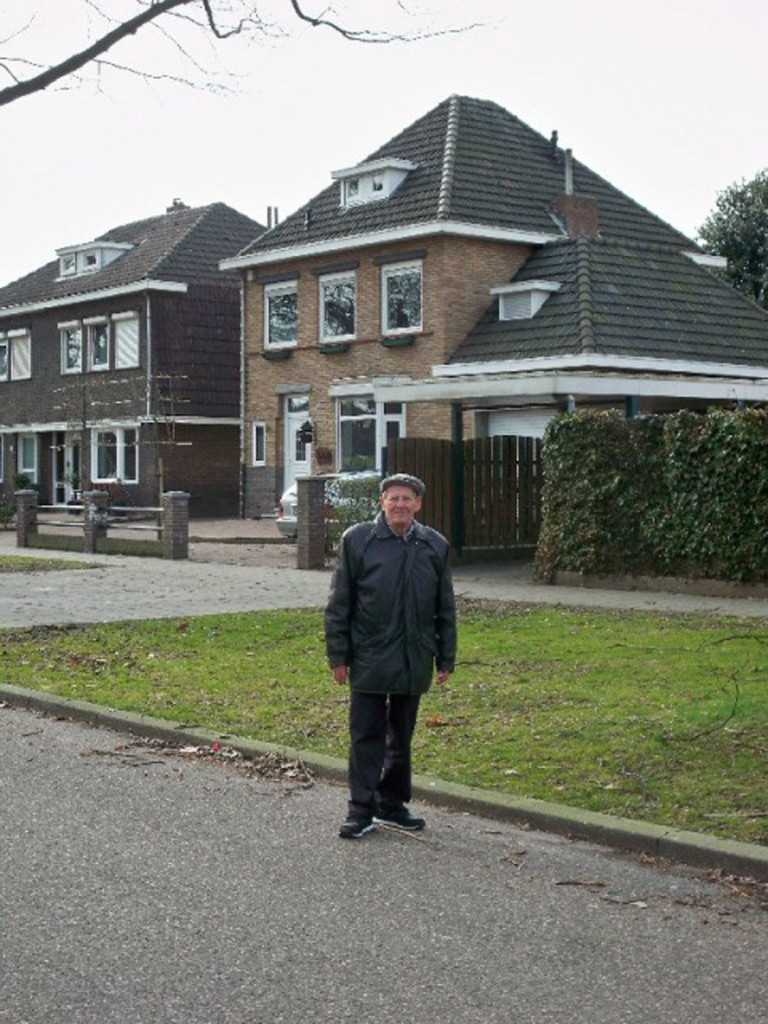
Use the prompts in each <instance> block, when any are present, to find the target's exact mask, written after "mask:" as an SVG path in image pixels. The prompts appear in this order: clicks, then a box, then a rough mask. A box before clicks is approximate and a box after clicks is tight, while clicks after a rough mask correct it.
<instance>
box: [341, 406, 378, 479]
mask: <svg viewBox="0 0 768 1024" xmlns="http://www.w3.org/2000/svg"><path fill="white" fill-rule="evenodd" d="M341 468H342V469H343V470H344V471H346V472H351V471H359V470H363V469H375V468H376V420H375V419H356V420H342V421H341Z"/></svg>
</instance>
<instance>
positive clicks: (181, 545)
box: [163, 491, 189, 558]
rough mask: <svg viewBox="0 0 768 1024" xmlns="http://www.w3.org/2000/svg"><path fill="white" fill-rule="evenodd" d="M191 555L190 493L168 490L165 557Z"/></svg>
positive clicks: (165, 519)
mask: <svg viewBox="0 0 768 1024" xmlns="http://www.w3.org/2000/svg"><path fill="white" fill-rule="evenodd" d="M188 557H189V495H188V494H187V492H186V491H166V492H165V494H164V495H163V558H188Z"/></svg>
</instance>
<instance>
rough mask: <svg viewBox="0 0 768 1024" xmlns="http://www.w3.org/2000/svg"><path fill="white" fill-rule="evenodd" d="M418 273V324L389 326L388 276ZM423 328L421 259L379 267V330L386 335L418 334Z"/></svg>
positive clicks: (422, 268) (422, 273) (422, 269)
mask: <svg viewBox="0 0 768 1024" xmlns="http://www.w3.org/2000/svg"><path fill="white" fill-rule="evenodd" d="M413 271H418V273H419V313H420V319H419V322H418V324H409V325H408V326H407V327H390V325H389V302H388V299H389V281H390V278H394V277H398V276H400V275H402V274H407V273H413ZM423 329H424V265H423V263H422V261H421V260H409V261H408V262H405V263H387V264H385V265H384V266H383V267H382V268H381V332H382V334H384V335H386V336H388V337H389V336H391V335H398V334H418V333H419V332H420V331H422V330H423Z"/></svg>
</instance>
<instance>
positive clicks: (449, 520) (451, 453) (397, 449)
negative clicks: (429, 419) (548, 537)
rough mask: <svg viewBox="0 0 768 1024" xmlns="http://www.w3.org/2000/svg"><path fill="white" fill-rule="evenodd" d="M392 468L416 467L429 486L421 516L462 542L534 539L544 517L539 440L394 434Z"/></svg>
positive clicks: (516, 543) (500, 544) (459, 546)
mask: <svg viewBox="0 0 768 1024" xmlns="http://www.w3.org/2000/svg"><path fill="white" fill-rule="evenodd" d="M387 472H389V473H413V474H414V475H415V476H418V477H420V478H421V479H422V480H423V481H424V483H425V484H426V485H427V493H426V495H425V496H424V506H423V510H422V513H421V515H420V519H421V520H422V521H423V522H425V523H428V524H429V525H430V526H434V527H435V529H437V530H439V531H440V532H441V533H442V534H444V535H445V536H446V537H447V538H448V539H449V540H450V542H451V545H452V546H453V547H454V548H455V549H456V550H458V551H459V552H460V551H462V550H463V549H465V548H474V549H496V550H509V549H515V548H520V547H531V546H535V544H536V542H537V540H538V536H539V525H540V522H541V440H540V439H539V438H534V437H512V436H506V437H482V438H474V439H471V440H466V441H462V442H460V443H458V444H456V443H454V442H453V441H443V440H439V439H437V438H430V437H427V438H423V437H406V438H398V439H397V440H395V441H390V443H389V446H388V449H387Z"/></svg>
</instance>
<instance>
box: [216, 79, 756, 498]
mask: <svg viewBox="0 0 768 1024" xmlns="http://www.w3.org/2000/svg"><path fill="white" fill-rule="evenodd" d="M331 178H332V183H331V184H330V185H329V186H328V187H327V188H326V189H325V190H324V191H323V192H321V193H320V194H319V195H317V196H315V197H314V198H313V199H311V200H310V201H309V202H308V203H307V204H306V205H305V206H304V207H302V208H301V209H300V210H298V211H297V212H296V213H294V214H293V215H292V216H290V217H289V218H287V219H286V220H285V221H284V222H282V223H281V224H278V225H276V226H275V227H273V228H272V229H271V230H269V231H268V232H266V233H265V234H264V235H263V236H261V237H260V238H259V239H258V240H256V241H255V242H254V243H253V244H251V245H250V246H248V247H247V248H245V249H244V250H242V251H241V252H240V253H239V254H238V255H237V256H235V257H232V258H229V259H226V260H224V261H223V262H222V267H224V268H226V269H229V270H238V271H239V272H240V273H241V275H242V278H243V294H244V302H243V308H244V317H245V320H244V338H245V359H244V366H245V379H244V403H243V410H244V431H243V433H244V453H245V456H246V465H245V466H244V481H245V488H244V494H245V513H246V515H257V514H260V513H263V512H264V511H268V510H271V508H272V507H273V506H274V503H275V499H276V496H277V495H279V493H280V492H281V490H282V489H283V487H285V486H287V485H288V484H289V483H291V482H292V481H293V480H294V479H295V477H296V476H298V475H302V474H306V473H309V472H320V473H324V472H336V471H347V470H357V469H364V468H374V467H375V468H380V466H381V458H382V454H381V453H382V449H383V448H384V447H385V445H386V443H387V440H388V439H390V438H391V437H393V436H403V435H406V434H408V435H411V436H420V435H422V436H423V435H429V436H438V437H440V436H442V437H450V436H452V433H453V435H454V436H455V434H456V432H457V429H460V430H461V431H463V432H466V433H468V434H469V433H474V434H476V435H483V434H508V433H520V434H526V435H528V436H536V435H539V436H540V435H541V433H542V432H543V429H544V426H545V424H546V422H547V420H548V419H549V418H550V417H551V416H552V415H553V413H554V412H556V411H558V410H559V409H564V408H567V407H572V406H573V405H574V404H598V405H610V404H624V405H626V407H627V408H628V409H629V410H631V411H637V410H638V409H641V408H657V407H665V406H668V405H672V406H674V405H679V404H681V403H682V404H691V403H697V402H708V401H711V400H713V399H714V400H723V401H726V400H733V398H734V397H736V398H737V399H739V400H741V399H747V400H755V399H758V398H760V397H761V396H762V397H763V398H764V397H766V396H765V395H763V392H762V390H761V389H762V388H763V387H764V385H762V384H760V383H759V377H760V376H761V375H762V377H766V376H768V369H766V368H767V367H768V329H767V325H768V316H766V315H765V313H764V312H763V311H761V310H758V309H757V307H755V306H753V305H751V304H750V303H748V302H746V301H745V300H744V299H743V298H741V297H740V296H739V295H738V294H737V293H735V292H734V291H733V290H732V289H731V288H730V287H728V286H727V285H724V284H722V283H721V282H720V281H718V280H717V279H716V278H715V277H714V276H713V274H712V273H711V267H712V266H714V265H716V262H717V261H713V259H712V258H711V257H708V256H706V254H704V253H702V252H701V250H700V249H699V248H698V247H697V245H696V244H695V243H694V242H693V241H691V240H690V239H688V238H686V237H685V236H684V235H682V234H681V233H680V232H678V231H676V230H675V229H674V228H672V227H670V226H669V225H667V224H666V223H664V222H663V221H662V220H660V219H659V218H657V217H655V216H654V215H653V214H651V213H649V212H648V211H647V210H646V209H644V208H643V207H642V206H640V205H639V204H637V203H635V202H634V201H633V200H631V199H629V198H628V197H627V196H625V195H624V194H623V193H621V192H620V191H619V190H617V189H616V188H614V187H613V186H612V185H610V184H609V183H608V182H606V181H605V180H604V179H602V178H600V177H599V176H598V175H596V174H595V173H594V172H592V171H590V170H589V169H588V168H586V167H584V166H583V165H582V164H581V163H578V162H577V161H575V160H573V158H572V156H571V154H570V152H569V151H563V150H562V149H561V148H560V147H559V146H558V145H557V138H556V135H555V134H553V136H552V138H551V139H546V138H544V137H543V136H541V135H539V134H538V133H536V132H534V131H533V130H531V129H530V128H528V127H527V126H526V125H525V124H523V123H522V122H521V121H520V120H519V119H518V118H516V117H514V116H513V115H512V114H510V113H509V112H508V111H506V110H504V109H503V108H502V107H500V106H498V105H497V104H495V103H491V102H487V101H482V100H476V99H469V98H465V97H458V96H452V97H450V98H449V99H447V100H446V101H444V102H443V103H441V104H440V105H438V106H437V107H436V108H434V109H433V110H432V111H430V112H429V113H427V114H426V115H425V116H424V117H422V118H420V119H419V120H418V121H416V122H415V123H414V124H412V125H410V126H409V127H408V128H406V129H405V130H404V131H403V132H401V133H400V134H399V135H397V136H396V137H395V138H393V139H391V140H390V141H389V142H387V143H386V144H385V145H383V146H382V147H381V148H380V149H379V150H377V151H376V152H374V153H373V154H371V155H370V156H369V157H367V158H366V159H365V160H363V162H362V163H360V164H358V165H356V166H354V167H350V168H346V169H342V170H338V171H336V172H334V173H333V174H332V175H331ZM456 410H460V415H459V416H457V415H456ZM457 425H458V427H457Z"/></svg>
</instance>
